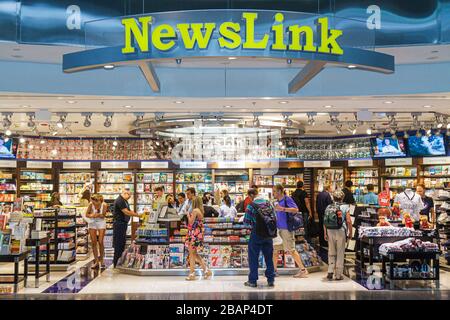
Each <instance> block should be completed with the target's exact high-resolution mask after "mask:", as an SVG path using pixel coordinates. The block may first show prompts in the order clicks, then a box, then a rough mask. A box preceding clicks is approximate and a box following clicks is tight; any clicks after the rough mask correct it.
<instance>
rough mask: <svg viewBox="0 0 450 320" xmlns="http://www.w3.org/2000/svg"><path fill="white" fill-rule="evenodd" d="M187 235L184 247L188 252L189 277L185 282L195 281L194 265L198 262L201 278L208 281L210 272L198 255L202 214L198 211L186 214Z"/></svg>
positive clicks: (201, 238) (201, 247)
mask: <svg viewBox="0 0 450 320" xmlns="http://www.w3.org/2000/svg"><path fill="white" fill-rule="evenodd" d="M187 217H188V234H187V236H186V243H185V245H186V247H187V248H188V250H189V270H190V272H189V275H188V276H187V277H186V280H188V281H191V280H196V278H197V277H196V276H195V263H196V262H198V263H199V264H200V266H201V268H202V269H203V278H204V279H210V278H211V276H212V272H211V270H209V269H208V267H207V266H206V263H205V262H204V261H203V259H202V257H200V255H199V254H198V253H199V251H201V250H202V249H203V232H204V230H203V214H202V212H201V211H200V209H193V210H192V212H190V213H188V215H187Z"/></svg>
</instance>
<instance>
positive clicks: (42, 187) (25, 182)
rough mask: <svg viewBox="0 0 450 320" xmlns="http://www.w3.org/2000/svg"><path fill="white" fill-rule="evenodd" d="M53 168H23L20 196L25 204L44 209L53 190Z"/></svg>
mask: <svg viewBox="0 0 450 320" xmlns="http://www.w3.org/2000/svg"><path fill="white" fill-rule="evenodd" d="M53 183H54V180H53V174H52V171H51V169H21V170H20V177H19V188H18V189H19V197H20V198H23V199H24V201H23V204H24V205H26V206H29V207H33V208H34V209H44V208H46V206H47V202H49V201H50V198H51V194H52V192H53Z"/></svg>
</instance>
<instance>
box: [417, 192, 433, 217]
mask: <svg viewBox="0 0 450 320" xmlns="http://www.w3.org/2000/svg"><path fill="white" fill-rule="evenodd" d="M422 202H423V209H422V210H421V211H420V214H423V215H426V216H427V217H428V219H430V220H431V209H433V208H434V201H433V198H431V197H427V196H425V198H422Z"/></svg>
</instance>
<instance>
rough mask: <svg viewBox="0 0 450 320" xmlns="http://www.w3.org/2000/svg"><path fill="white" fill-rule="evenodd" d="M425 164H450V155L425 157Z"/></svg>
mask: <svg viewBox="0 0 450 320" xmlns="http://www.w3.org/2000/svg"><path fill="white" fill-rule="evenodd" d="M423 164H450V157H430V158H423Z"/></svg>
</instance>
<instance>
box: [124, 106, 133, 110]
mask: <svg viewBox="0 0 450 320" xmlns="http://www.w3.org/2000/svg"><path fill="white" fill-rule="evenodd" d="M123 107H124V108H126V109H130V108H133V106H130V105H126V106H123Z"/></svg>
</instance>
